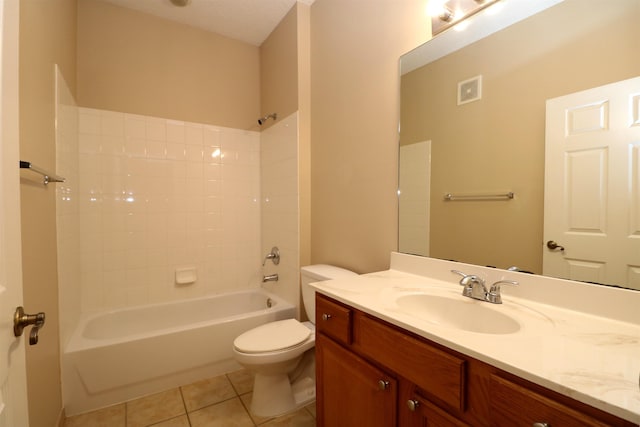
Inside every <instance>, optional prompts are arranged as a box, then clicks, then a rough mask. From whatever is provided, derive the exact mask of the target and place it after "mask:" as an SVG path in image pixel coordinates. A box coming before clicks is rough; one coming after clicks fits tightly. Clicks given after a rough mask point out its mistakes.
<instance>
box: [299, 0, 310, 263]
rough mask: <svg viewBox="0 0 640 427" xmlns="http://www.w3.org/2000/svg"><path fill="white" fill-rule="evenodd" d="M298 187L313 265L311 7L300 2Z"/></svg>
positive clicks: (305, 251) (303, 238)
mask: <svg viewBox="0 0 640 427" xmlns="http://www.w3.org/2000/svg"><path fill="white" fill-rule="evenodd" d="M296 9H297V14H298V32H297V39H298V190H299V199H298V201H299V208H300V209H299V218H300V265H309V264H311V8H310V7H309V6H308V5H305V4H303V3H298V6H297V8H296Z"/></svg>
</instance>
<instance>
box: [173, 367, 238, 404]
mask: <svg viewBox="0 0 640 427" xmlns="http://www.w3.org/2000/svg"><path fill="white" fill-rule="evenodd" d="M181 389H182V396H183V397H184V403H185V405H186V406H187V412H192V411H195V410H196V409H200V408H204V407H205V406H209V405H213V404H214V403H219V402H222V401H224V400H228V399H231V398H233V397H236V392H235V390H234V389H233V387H232V386H231V383H230V382H229V379H228V378H227V377H226V376H225V375H220V376H219V377H214V378H209V379H206V380H202V381H198V382H196V383H193V384H189V385H187V386H184V387H181Z"/></svg>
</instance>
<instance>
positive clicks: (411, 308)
mask: <svg viewBox="0 0 640 427" xmlns="http://www.w3.org/2000/svg"><path fill="white" fill-rule="evenodd" d="M396 303H397V304H398V307H399V308H400V309H402V310H403V311H406V312H407V313H409V314H411V315H412V316H415V317H418V318H420V319H422V320H426V321H428V322H432V323H435V324H438V325H442V326H446V327H450V328H455V329H462V330H465V331H468V332H477V333H480V334H512V333H515V332H518V331H519V330H520V324H519V323H518V322H516V321H515V320H514V319H513V318H512V317H510V316H509V315H507V314H504V313H501V312H500V311H499V307H498V309H493V308H490V307H487V305H488V304H489V303H486V302H482V301H477V300H473V299H470V298H465V297H460V298H450V297H446V296H440V295H429V294H411V295H403V296H400V297H398V298H397V299H396Z"/></svg>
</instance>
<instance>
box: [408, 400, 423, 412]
mask: <svg viewBox="0 0 640 427" xmlns="http://www.w3.org/2000/svg"><path fill="white" fill-rule="evenodd" d="M418 406H420V402H418V401H417V400H415V399H409V400H407V408H409V410H410V411H411V412H413V411H415V410H416V409H418Z"/></svg>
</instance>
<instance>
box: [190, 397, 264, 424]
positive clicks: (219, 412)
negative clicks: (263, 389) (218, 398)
mask: <svg viewBox="0 0 640 427" xmlns="http://www.w3.org/2000/svg"><path fill="white" fill-rule="evenodd" d="M189 420H190V421H191V427H253V421H251V418H250V417H249V414H248V413H247V411H246V410H245V409H244V406H242V403H241V402H240V399H239V398H237V397H236V398H234V399H230V400H226V401H224V402H222V403H218V404H216V405H212V406H207V407H206V408H203V409H199V410H197V411H195V412H190V413H189Z"/></svg>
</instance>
